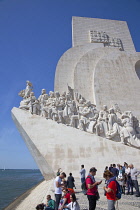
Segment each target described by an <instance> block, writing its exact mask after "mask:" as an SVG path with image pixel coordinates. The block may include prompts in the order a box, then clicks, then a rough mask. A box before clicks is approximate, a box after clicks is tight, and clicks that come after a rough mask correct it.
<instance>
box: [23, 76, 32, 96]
mask: <svg viewBox="0 0 140 210" xmlns="http://www.w3.org/2000/svg"><path fill="white" fill-rule="evenodd" d="M32 90H33V85H32V83H31V82H30V81H28V80H27V81H26V89H25V95H24V98H28V97H29V96H30V93H31V91H32Z"/></svg>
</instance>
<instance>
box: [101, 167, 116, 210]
mask: <svg viewBox="0 0 140 210" xmlns="http://www.w3.org/2000/svg"><path fill="white" fill-rule="evenodd" d="M103 177H104V178H105V179H106V180H107V185H106V187H104V190H105V195H106V198H107V202H108V210H115V202H116V194H117V182H116V177H114V175H113V173H111V172H110V171H105V172H104V174H103Z"/></svg>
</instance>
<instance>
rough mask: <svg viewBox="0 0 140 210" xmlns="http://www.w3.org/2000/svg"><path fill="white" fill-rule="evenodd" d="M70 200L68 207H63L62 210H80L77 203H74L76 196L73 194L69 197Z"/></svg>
mask: <svg viewBox="0 0 140 210" xmlns="http://www.w3.org/2000/svg"><path fill="white" fill-rule="evenodd" d="M70 200H71V202H70V203H69V204H68V205H66V206H64V208H68V209H70V210H80V206H79V203H78V202H77V201H76V196H75V194H74V193H72V194H71V195H70Z"/></svg>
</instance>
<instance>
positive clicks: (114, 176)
mask: <svg viewBox="0 0 140 210" xmlns="http://www.w3.org/2000/svg"><path fill="white" fill-rule="evenodd" d="M96 172H97V169H96V168H95V167H92V168H90V170H89V173H88V175H87V176H86V170H85V168H84V165H81V170H80V176H81V184H82V185H81V187H82V191H83V186H85V189H86V193H85V191H83V193H84V194H86V195H87V199H88V201H89V210H94V209H96V203H97V200H99V198H100V196H99V192H98V186H99V185H100V184H101V183H102V180H101V181H96V180H95V175H96ZM139 174H140V171H138V170H137V169H136V168H135V167H134V165H133V164H128V163H126V162H124V164H123V166H122V165H120V164H117V165H116V164H110V166H109V167H108V166H106V167H105V170H104V173H103V178H105V186H104V187H103V189H104V194H105V196H106V198H107V203H108V210H115V203H116V200H117V199H119V197H117V196H118V194H119V193H120V194H126V195H133V188H135V190H136V192H135V196H136V197H140V192H139V185H138V181H137V176H138V175H139ZM118 186H119V188H118ZM74 189H76V187H75V180H74V177H73V176H72V173H69V176H68V178H67V179H66V174H65V173H64V172H62V170H61V168H59V169H58V171H57V173H56V178H55V180H54V194H55V201H54V200H53V199H52V198H51V196H50V195H47V203H46V204H44V203H42V204H39V205H37V207H36V209H37V210H63V209H65V210H67V209H70V210H80V206H79V203H78V202H77V199H76V195H75V194H76V192H75V191H74ZM119 189H120V192H119ZM120 198H121V197H120Z"/></svg>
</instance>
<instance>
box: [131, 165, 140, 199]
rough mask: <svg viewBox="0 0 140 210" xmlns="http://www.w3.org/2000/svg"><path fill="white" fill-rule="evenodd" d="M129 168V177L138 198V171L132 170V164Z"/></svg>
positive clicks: (139, 194)
mask: <svg viewBox="0 0 140 210" xmlns="http://www.w3.org/2000/svg"><path fill="white" fill-rule="evenodd" d="M129 167H130V175H131V179H132V182H133V186H134V187H135V189H136V197H140V191H139V185H138V180H137V176H138V175H139V174H140V171H138V170H137V169H136V168H134V166H133V164H130V166H129Z"/></svg>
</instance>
